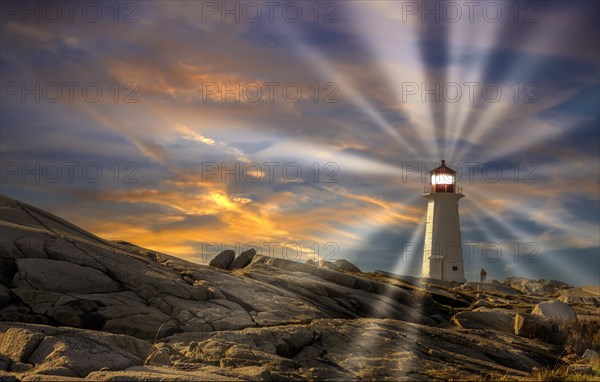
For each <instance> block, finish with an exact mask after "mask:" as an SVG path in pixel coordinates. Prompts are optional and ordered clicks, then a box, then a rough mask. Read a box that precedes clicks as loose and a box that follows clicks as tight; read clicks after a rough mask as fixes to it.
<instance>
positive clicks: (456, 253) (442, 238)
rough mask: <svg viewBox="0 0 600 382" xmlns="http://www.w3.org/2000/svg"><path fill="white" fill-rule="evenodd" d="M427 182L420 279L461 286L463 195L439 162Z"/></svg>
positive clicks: (447, 168) (452, 173) (463, 278)
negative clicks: (460, 221)
mask: <svg viewBox="0 0 600 382" xmlns="http://www.w3.org/2000/svg"><path fill="white" fill-rule="evenodd" d="M429 182H430V187H429V189H428V190H426V193H425V194H424V195H423V197H425V198H426V199H427V221H426V225H425V243H424V245H423V272H422V277H427V278H433V279H439V280H451V281H460V282H463V281H465V269H464V263H463V256H462V243H461V240H460V223H459V219H458V200H459V199H460V198H462V197H463V196H464V195H463V194H461V192H460V191H461V190H460V189H457V187H456V171H454V170H452V169H451V168H449V167H448V166H446V162H445V161H444V160H442V165H441V166H439V167H437V168H435V169H433V170H432V171H431V172H430V177H429ZM427 191H428V192H427Z"/></svg>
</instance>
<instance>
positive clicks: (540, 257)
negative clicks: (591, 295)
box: [0, 1, 600, 285]
mask: <svg viewBox="0 0 600 382" xmlns="http://www.w3.org/2000/svg"><path fill="white" fill-rule="evenodd" d="M598 15H600V6H599V2H596V1H531V2H501V1H473V2H454V1H439V2H438V1H428V2H415V1H390V2H386V1H321V2H313V1H280V2H262V1H260V2H252V1H250V2H236V1H229V2H221V1H218V2H213V1H186V2H177V1H169V2H166V1H165V2H163V1H143V2H142V1H139V2H138V1H129V2H87V1H86V2H78V1H75V2H66V3H63V2H54V3H46V2H32V1H27V2H12V1H4V2H2V4H1V8H0V28H1V33H0V72H1V78H2V79H1V86H2V89H1V90H2V94H1V96H2V99H1V102H0V112H1V113H0V166H1V171H2V173H1V177H2V179H1V182H0V187H1V190H0V192H1V193H2V194H4V195H7V196H10V197H12V198H16V199H19V200H21V201H23V202H26V203H29V204H33V205H36V206H38V207H40V208H43V209H45V210H47V211H50V212H52V213H54V214H56V215H58V216H61V217H63V218H64V219H66V220H69V221H70V222H72V223H74V224H76V225H79V226H81V227H83V228H85V229H87V230H89V231H91V232H93V233H95V234H97V235H99V236H101V237H104V238H106V239H110V240H126V241H129V242H132V243H135V244H137V245H140V246H143V247H148V248H152V249H155V250H158V251H162V252H165V253H168V254H171V255H175V256H178V257H181V258H184V259H186V260H190V261H194V262H200V263H206V262H207V261H209V260H210V259H211V258H212V257H213V256H214V255H216V254H217V253H218V252H220V251H221V250H223V249H234V250H236V252H240V251H242V250H244V249H247V248H250V247H255V248H257V250H258V251H259V252H260V253H262V254H265V255H270V256H275V257H283V258H288V259H292V260H307V259H313V260H319V259H325V260H329V261H335V260H336V259H342V258H343V259H347V260H350V261H352V262H354V263H355V264H357V265H358V266H359V267H360V268H361V269H362V270H363V271H372V270H385V271H389V272H396V273H400V274H410V275H418V274H419V273H420V269H421V262H422V255H421V251H422V244H423V237H424V217H425V213H426V208H427V205H426V200H425V199H424V198H423V197H422V195H423V191H424V187H426V186H427V185H428V177H427V175H428V173H429V171H430V170H431V169H433V168H435V167H437V166H438V165H439V164H440V161H441V160H442V159H445V160H446V163H447V164H448V165H449V166H450V167H452V168H454V169H455V170H457V171H458V180H457V183H458V186H459V187H462V192H463V194H464V195H465V197H464V198H463V199H461V201H460V203H459V213H460V221H461V232H462V242H463V256H464V261H465V275H466V278H467V279H468V280H475V279H476V278H477V276H478V274H479V269H480V268H481V267H484V268H485V269H486V270H487V273H488V279H490V278H492V279H500V280H501V279H503V278H505V277H509V276H522V277H528V278H535V279H537V278H550V279H557V280H561V281H565V282H568V283H571V284H572V285H591V284H595V285H598V284H600V242H599V241H600V205H599V204H600V201H599V200H600V175H599V174H600V152H599V150H600V126H599V125H600V118H599V105H600V86H599V83H600V77H599V73H600V72H599V64H600V56H599V55H600V53H599V48H598V47H599V46H600V41H599V40H600V29H599V28H600V27H599V25H600V22H599V16H598Z"/></svg>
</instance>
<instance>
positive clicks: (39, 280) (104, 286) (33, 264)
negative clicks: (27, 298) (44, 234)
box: [14, 259, 121, 293]
mask: <svg viewBox="0 0 600 382" xmlns="http://www.w3.org/2000/svg"><path fill="white" fill-rule="evenodd" d="M16 264H17V268H18V275H17V276H15V279H16V280H14V283H15V284H20V285H23V286H32V287H33V288H35V289H38V290H43V291H51V292H72V293H108V292H118V291H120V290H121V287H120V285H119V284H118V283H117V282H115V281H114V280H113V279H111V278H110V277H108V276H107V275H106V274H105V273H102V272H101V271H99V270H97V269H94V268H91V267H84V266H81V265H77V264H74V263H69V262H66V261H58V260H50V259H17V260H16Z"/></svg>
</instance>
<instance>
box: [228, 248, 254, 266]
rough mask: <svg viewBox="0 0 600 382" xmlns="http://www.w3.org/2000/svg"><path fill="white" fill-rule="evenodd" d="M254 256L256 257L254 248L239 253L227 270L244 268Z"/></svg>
mask: <svg viewBox="0 0 600 382" xmlns="http://www.w3.org/2000/svg"><path fill="white" fill-rule="evenodd" d="M254 256H256V250H255V249H254V248H250V249H249V250H247V251H244V252H242V253H240V255H239V256H238V257H236V258H235V259H234V260H233V261H232V262H231V264H230V265H229V269H241V268H244V267H246V266H247V265H248V264H250V262H251V261H252V259H253V258H254Z"/></svg>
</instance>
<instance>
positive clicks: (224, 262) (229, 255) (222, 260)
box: [208, 249, 235, 269]
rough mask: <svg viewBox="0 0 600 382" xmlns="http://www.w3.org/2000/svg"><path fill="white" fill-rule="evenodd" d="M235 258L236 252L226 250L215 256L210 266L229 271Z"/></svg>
mask: <svg viewBox="0 0 600 382" xmlns="http://www.w3.org/2000/svg"><path fill="white" fill-rule="evenodd" d="M234 258H235V252H234V251H233V250H231V249H226V250H224V251H223V252H221V253H219V254H218V255H217V256H215V257H214V258H213V259H212V260H211V261H210V263H208V265H210V266H211V267H215V268H221V269H228V268H229V265H230V264H231V262H232V261H233V259H234Z"/></svg>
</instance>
